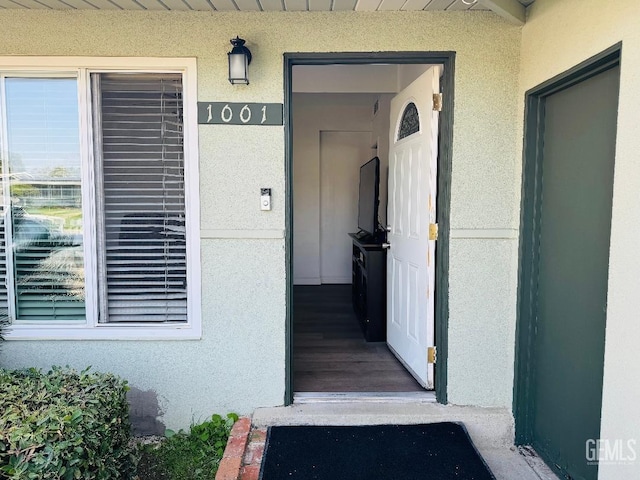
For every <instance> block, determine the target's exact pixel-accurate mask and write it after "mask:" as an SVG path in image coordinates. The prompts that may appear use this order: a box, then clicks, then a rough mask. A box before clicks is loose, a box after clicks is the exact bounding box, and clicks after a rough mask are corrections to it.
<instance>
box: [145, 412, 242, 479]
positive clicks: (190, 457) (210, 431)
mask: <svg viewBox="0 0 640 480" xmlns="http://www.w3.org/2000/svg"><path fill="white" fill-rule="evenodd" d="M236 420H238V416H237V415H236V414H234V413H230V414H228V415H227V417H226V418H223V417H221V416H220V415H213V416H212V417H211V419H210V420H208V421H206V422H203V423H200V424H198V425H192V426H191V429H190V431H189V433H186V432H184V431H182V430H180V431H179V432H177V433H176V432H173V431H172V430H167V432H166V437H167V438H166V439H165V440H164V441H163V442H162V443H160V444H159V445H147V446H144V447H142V448H143V451H142V452H141V453H142V456H143V462H144V463H145V464H152V465H153V467H152V468H148V471H147V472H142V471H139V472H138V473H139V475H140V478H141V479H143V480H146V479H154V480H157V479H169V480H213V479H214V478H215V476H216V471H217V470H218V465H219V464H220V460H221V459H222V454H223V453H224V448H225V446H226V445H227V439H228V438H229V433H230V432H231V427H232V426H233V424H234V423H235V422H236ZM145 457H146V458H145ZM148 457H151V460H152V461H151V462H150V461H149V458H148Z"/></svg>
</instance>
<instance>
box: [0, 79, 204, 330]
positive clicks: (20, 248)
mask: <svg viewBox="0 0 640 480" xmlns="http://www.w3.org/2000/svg"><path fill="white" fill-rule="evenodd" d="M72 75H73V76H72ZM183 75H184V73H129V72H127V73H125V72H109V73H98V72H93V73H92V72H91V71H88V70H87V71H86V74H78V75H77V76H76V74H68V73H67V74H65V73H55V74H54V75H50V76H46V75H43V74H42V72H36V73H34V74H33V75H22V76H20V75H14V76H11V75H6V74H3V72H2V71H0V93H1V94H2V95H1V96H0V113H1V114H2V115H1V116H0V198H2V204H1V205H0V322H1V321H3V320H6V319H8V320H10V321H11V322H12V323H13V324H14V325H20V326H25V328H26V327H27V326H29V325H35V326H39V325H42V324H44V325H54V326H69V327H73V325H79V326H80V327H82V326H95V327H98V326H100V325H108V324H111V325H112V326H113V325H116V327H113V328H115V330H118V326H124V327H128V326H151V325H158V328H162V329H163V330H162V331H163V332H166V331H167V330H166V328H167V327H168V326H170V325H175V326H176V330H180V331H186V330H185V328H186V329H189V328H194V325H196V326H197V327H198V328H199V324H200V323H199V318H198V317H197V316H196V319H195V321H193V319H191V321H190V319H189V316H188V313H189V311H191V310H189V309H190V308H193V306H192V307H189V305H193V303H191V304H190V303H189V302H193V300H192V297H190V296H189V295H188V293H189V292H188V281H187V280H188V278H199V277H193V273H191V275H192V277H189V275H188V269H187V260H188V255H187V251H188V250H189V248H191V249H192V250H193V245H196V246H197V245H198V244H197V236H196V237H194V236H189V237H187V233H188V232H187V223H188V222H187V217H188V215H187V204H188V203H189V204H190V205H196V206H197V188H196V189H194V188H187V183H186V179H187V176H186V174H185V169H186V167H185V161H186V159H185V145H184V144H185V131H184V118H183V117H184V113H183V109H184V106H183V101H184V100H183V96H184V87H183ZM85 91H86V92H89V95H88V102H87V101H84V100H83V97H86V95H84V96H83V94H82V92H85ZM194 101H195V100H194ZM83 119H86V120H83ZM192 123H194V122H192ZM89 149H92V151H90V150H89ZM195 161H197V159H195ZM189 192H191V193H189ZM187 197H189V201H187ZM194 212H195V213H194ZM189 218H191V219H195V218H197V209H196V210H194V211H193V212H192V213H191V214H190V217H189ZM85 219H89V220H85ZM188 224H189V225H193V220H191V221H190V222H189V223H188ZM194 238H195V240H194ZM190 242H191V243H190ZM194 242H195V243H194ZM191 255H192V256H193V255H194V254H193V253H192V254H191ZM189 258H191V257H189ZM195 258H196V259H197V258H199V257H198V255H197V252H196V254H195ZM190 271H191V272H193V269H191V270H190ZM192 283H197V282H192ZM194 295H195V298H199V297H198V296H197V294H194ZM47 328H48V327H47ZM102 330H104V329H102ZM109 330H111V328H109ZM120 331H121V330H120ZM153 331H154V332H155V331H156V330H153ZM197 332H198V331H197V330H195V331H194V330H191V332H188V331H187V333H186V334H185V335H184V336H188V337H189V338H194V335H198V333H197ZM91 338H97V337H91ZM127 338H129V337H127Z"/></svg>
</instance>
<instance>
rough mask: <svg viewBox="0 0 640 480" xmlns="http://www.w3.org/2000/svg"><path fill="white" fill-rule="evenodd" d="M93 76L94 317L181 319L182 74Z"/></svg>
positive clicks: (183, 296)
mask: <svg viewBox="0 0 640 480" xmlns="http://www.w3.org/2000/svg"><path fill="white" fill-rule="evenodd" d="M94 76H99V78H98V79H95V78H94V79H93V81H92V85H93V86H94V96H98V97H99V99H98V102H97V103H96V104H95V105H98V106H99V112H100V121H99V122H97V124H98V125H100V126H101V127H100V128H101V132H100V133H101V137H100V138H99V139H98V142H97V143H101V144H102V152H101V153H102V155H101V158H98V166H97V168H98V169H100V172H101V183H102V185H99V186H98V189H97V190H98V195H101V198H99V199H98V204H99V205H100V204H102V209H103V220H102V225H101V226H100V227H101V230H102V231H101V232H100V233H99V235H100V237H102V238H101V239H99V242H104V259H103V262H102V266H103V268H102V270H103V271H102V272H101V276H102V281H103V282H105V284H106V288H103V295H104V296H106V306H105V308H103V309H102V314H101V319H100V321H101V322H186V321H187V279H186V230H185V187H184V149H183V139H184V135H183V120H182V76H181V75H180V74H115V73H113V74H112V73H108V74H107V73H103V74H94ZM96 80H97V81H96ZM96 88H97V89H98V90H99V93H98V92H96V91H95V90H96ZM94 114H95V113H94ZM98 157H99V156H98Z"/></svg>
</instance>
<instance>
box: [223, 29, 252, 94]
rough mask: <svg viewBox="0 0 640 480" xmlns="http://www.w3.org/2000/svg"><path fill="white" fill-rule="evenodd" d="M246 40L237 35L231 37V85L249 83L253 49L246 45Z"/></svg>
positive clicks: (229, 54)
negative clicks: (250, 49)
mask: <svg viewBox="0 0 640 480" xmlns="http://www.w3.org/2000/svg"><path fill="white" fill-rule="evenodd" d="M244 43H245V41H244V40H243V39H242V38H240V37H236V38H233V39H231V45H233V48H232V49H231V51H230V52H229V53H227V55H228V56H229V82H230V83H231V85H236V84H244V85H249V64H250V63H251V51H249V49H248V48H247V47H245V46H244Z"/></svg>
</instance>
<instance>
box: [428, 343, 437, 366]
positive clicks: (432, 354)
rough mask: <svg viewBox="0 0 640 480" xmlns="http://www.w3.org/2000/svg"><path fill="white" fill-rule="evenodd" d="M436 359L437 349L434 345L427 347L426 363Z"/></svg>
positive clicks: (433, 361)
mask: <svg viewBox="0 0 640 480" xmlns="http://www.w3.org/2000/svg"><path fill="white" fill-rule="evenodd" d="M437 359H438V351H437V350H436V347H429V348H427V363H433V364H435V363H436V360H437Z"/></svg>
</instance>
